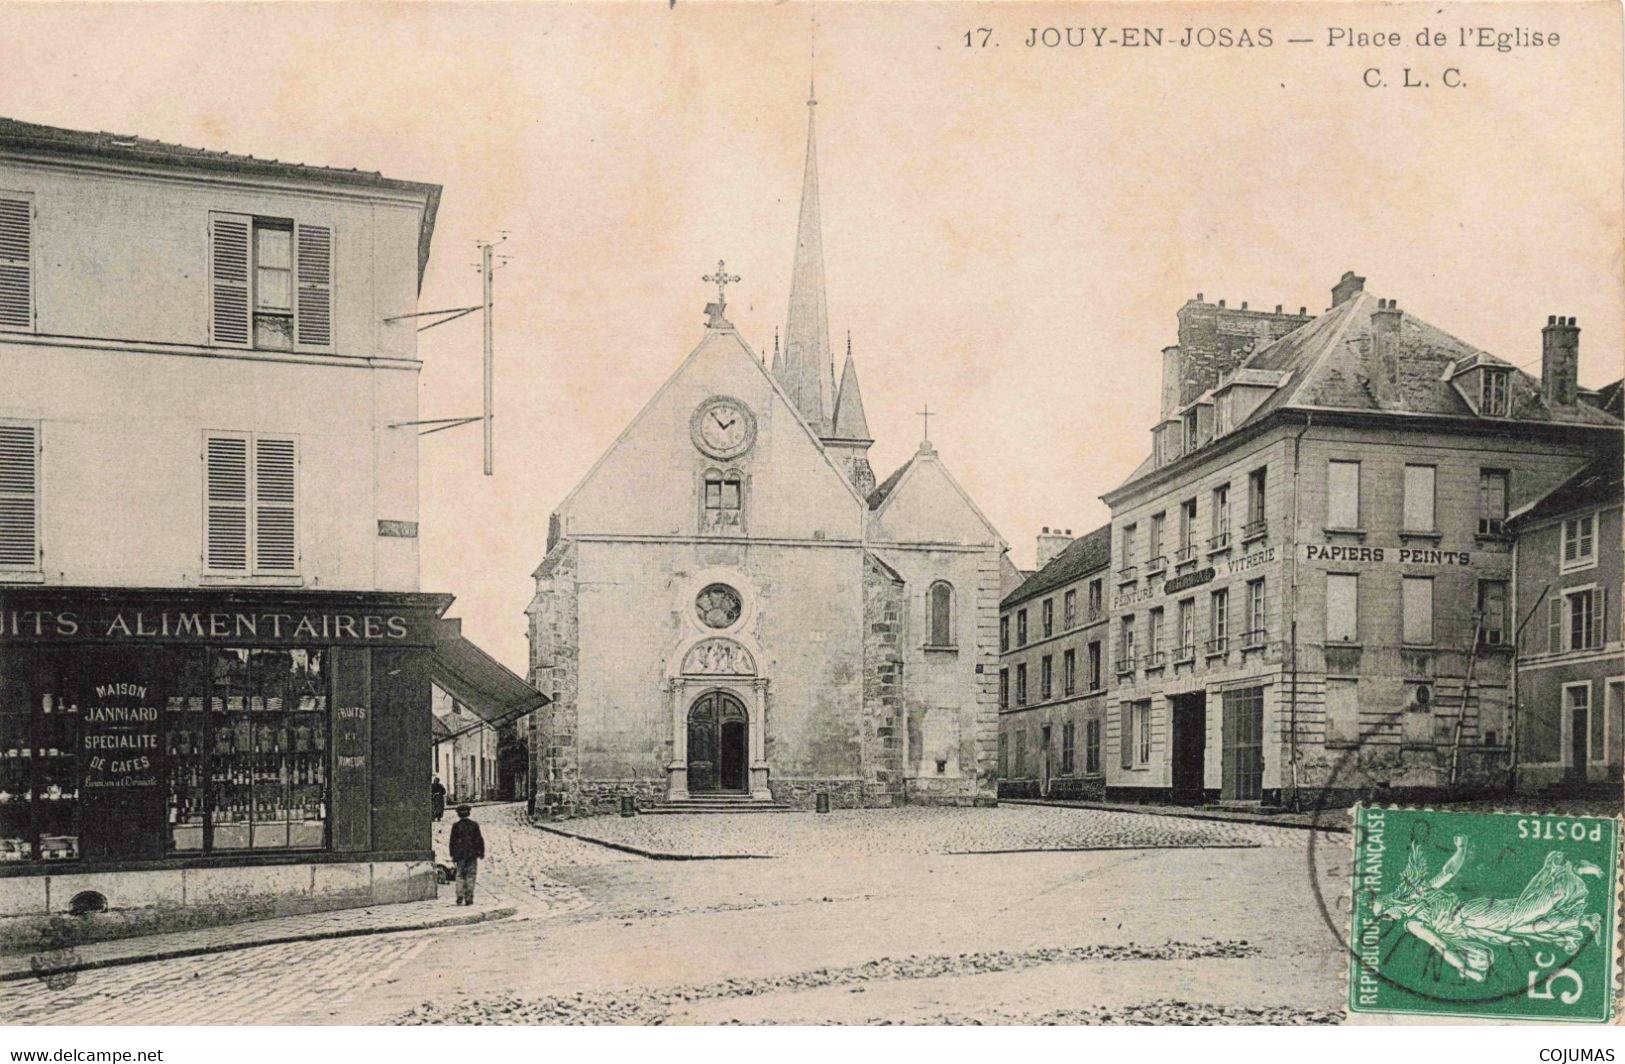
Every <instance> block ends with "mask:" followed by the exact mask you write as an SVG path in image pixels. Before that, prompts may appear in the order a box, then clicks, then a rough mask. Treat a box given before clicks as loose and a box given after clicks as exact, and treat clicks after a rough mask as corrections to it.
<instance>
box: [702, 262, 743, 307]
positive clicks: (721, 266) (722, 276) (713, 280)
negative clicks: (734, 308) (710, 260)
mask: <svg viewBox="0 0 1625 1064" xmlns="http://www.w3.org/2000/svg"><path fill="white" fill-rule="evenodd" d="M700 280H702V281H704V282H706V283H707V284H714V285H716V286H717V302H718V303H720V304H721V305H723V306H727V305H728V286H729V285H731V284H734V283H736V282H737V281H738V280H739V275H738V274H737V273H732V274H731V273H729V272H728V264H727V263H725V262H723V261H722V260H721V259H718V260H717V272H716V273H708V274H706V275H705V276H704V277H701V278H700Z"/></svg>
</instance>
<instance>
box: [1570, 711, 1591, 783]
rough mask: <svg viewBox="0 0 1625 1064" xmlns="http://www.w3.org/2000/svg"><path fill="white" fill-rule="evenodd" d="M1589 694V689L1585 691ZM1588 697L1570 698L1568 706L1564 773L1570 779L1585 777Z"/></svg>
mask: <svg viewBox="0 0 1625 1064" xmlns="http://www.w3.org/2000/svg"><path fill="white" fill-rule="evenodd" d="M1571 690H1572V689H1571ZM1585 693H1586V694H1587V695H1589V693H1590V692H1589V691H1588V692H1585ZM1589 702H1590V699H1589V697H1587V698H1585V699H1581V698H1578V697H1574V698H1571V699H1570V708H1569V763H1568V765H1567V766H1566V768H1567V772H1566V773H1565V775H1567V776H1568V778H1569V779H1571V780H1583V779H1585V778H1586V761H1588V760H1589V754H1590V746H1589V743H1590V739H1591V706H1590V705H1589Z"/></svg>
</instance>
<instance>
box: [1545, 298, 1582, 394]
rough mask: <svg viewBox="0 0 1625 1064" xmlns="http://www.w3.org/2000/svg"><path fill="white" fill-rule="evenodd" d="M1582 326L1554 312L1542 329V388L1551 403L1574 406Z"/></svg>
mask: <svg viewBox="0 0 1625 1064" xmlns="http://www.w3.org/2000/svg"><path fill="white" fill-rule="evenodd" d="M1579 375H1580V327H1579V326H1578V325H1576V324H1574V319H1573V318H1564V317H1560V316H1558V315H1552V316H1551V317H1548V318H1547V319H1546V328H1544V329H1542V330H1540V391H1541V394H1542V395H1544V396H1545V397H1546V401H1547V402H1548V403H1559V404H1562V405H1571V404H1573V403H1574V401H1575V396H1576V395H1577V393H1578V388H1579V383H1578V379H1579Z"/></svg>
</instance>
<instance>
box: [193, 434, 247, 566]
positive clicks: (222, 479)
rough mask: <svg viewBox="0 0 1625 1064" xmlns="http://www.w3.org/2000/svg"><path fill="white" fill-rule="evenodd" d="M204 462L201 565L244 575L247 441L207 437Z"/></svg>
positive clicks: (237, 438) (239, 438)
mask: <svg viewBox="0 0 1625 1064" xmlns="http://www.w3.org/2000/svg"><path fill="white" fill-rule="evenodd" d="M204 461H205V462H206V464H207V469H206V470H205V473H204V491H205V493H206V497H205V499H204V547H203V554H204V563H205V565H206V567H207V568H209V569H211V570H213V571H215V572H238V573H240V572H246V571H247V569H248V441H247V440H246V439H244V438H242V437H240V436H210V437H209V438H208V442H207V444H206V450H205V455H204Z"/></svg>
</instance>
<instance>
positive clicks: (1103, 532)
mask: <svg viewBox="0 0 1625 1064" xmlns="http://www.w3.org/2000/svg"><path fill="white" fill-rule="evenodd" d="M1111 560H1112V526H1111V522H1109V521H1108V522H1107V523H1106V524H1104V525H1101V526H1100V527H1099V528H1097V529H1095V530H1094V531H1093V532H1090V533H1089V534H1088V535H1086V536H1079V537H1078V538H1077V539H1075V540H1073V541H1072V542H1071V543H1069V544H1067V546H1066V549H1065V550H1063V551H1061V553H1059V554H1057V555H1056V556H1055V557H1053V558H1051V559H1050V561H1049V564H1048V565H1046V566H1044V567H1043V568H1042V569H1040V570H1038V571H1037V572H1036V573H1034V574H1033V575H1031V576H1029V577H1028V578H1027V579H1026V581H1025V582H1024V583H1023V584H1022V585H1021V586H1020V587H1018V588H1016V589H1015V590H1014V591H1012V592H1010V594H1008V595H1006V596H1005V597H1004V601H1003V602H1001V603H999V608H1000V609H1007V608H1009V607H1011V606H1014V605H1017V604H1019V603H1022V602H1026V601H1027V600H1029V599H1033V598H1037V597H1038V596H1039V595H1042V594H1043V593H1044V592H1046V591H1054V590H1055V589H1056V588H1058V587H1061V586H1063V585H1065V584H1070V583H1072V582H1073V581H1074V580H1077V579H1078V578H1080V577H1084V576H1087V575H1089V574H1090V573H1093V572H1096V571H1098V570H1101V569H1104V568H1106V567H1107V566H1108V565H1110V564H1111Z"/></svg>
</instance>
